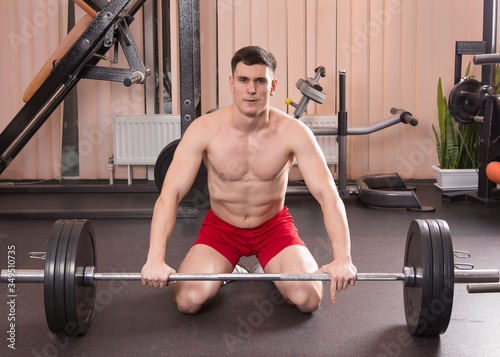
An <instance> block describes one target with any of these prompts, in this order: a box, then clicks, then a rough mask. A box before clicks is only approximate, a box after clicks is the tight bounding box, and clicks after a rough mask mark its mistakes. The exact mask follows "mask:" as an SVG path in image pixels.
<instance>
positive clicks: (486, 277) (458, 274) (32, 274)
mask: <svg viewBox="0 0 500 357" xmlns="http://www.w3.org/2000/svg"><path fill="white" fill-rule="evenodd" d="M454 274H455V283H457V284H467V283H470V284H472V283H498V282H499V276H500V273H499V271H498V270H495V269H484V270H479V269H474V270H455V273H454ZM412 275H414V269H413V268H412V267H405V269H404V272H403V273H359V274H358V275H357V276H356V280H357V281H406V280H407V279H411V278H412ZM84 277H85V280H86V281H88V280H90V281H99V280H104V281H108V280H130V281H140V280H141V279H142V278H141V273H118V272H117V273H96V272H94V267H91V266H88V267H86V268H85V273H84ZM9 279H13V280H12V282H14V283H43V282H44V270H42V269H38V270H30V269H18V270H16V271H15V273H10V274H9V271H8V270H7V269H3V270H2V271H1V274H0V282H2V283H10V281H9ZM170 280H171V281H195V280H212V281H226V280H232V281H238V280H245V281H247V280H269V281H329V280H330V276H329V275H328V274H314V273H312V274H308V273H304V274H291V273H281V274H254V273H248V274H245V273H244V274H233V273H229V274H182V273H174V274H171V275H170Z"/></svg>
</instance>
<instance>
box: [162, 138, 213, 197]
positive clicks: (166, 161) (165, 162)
mask: <svg viewBox="0 0 500 357" xmlns="http://www.w3.org/2000/svg"><path fill="white" fill-rule="evenodd" d="M179 142H180V139H178V140H174V141H172V142H171V143H170V144H168V145H167V146H165V148H164V149H163V150H162V151H161V152H160V154H159V155H158V158H157V159H156V163H155V184H156V188H157V189H158V192H161V189H162V187H163V181H165V175H166V174H167V171H168V168H169V167H170V164H171V163H172V160H173V158H174V153H175V150H176V149H177V146H178V145H179ZM209 200H210V194H209V192H208V181H207V168H206V167H205V164H204V163H203V162H202V163H201V165H200V169H199V170H198V174H197V175H196V179H195V181H194V183H193V186H192V187H191V189H190V190H189V192H188V193H187V194H186V196H184V198H183V199H182V201H181V202H180V205H181V206H197V205H201V204H203V203H205V202H208V201H209Z"/></svg>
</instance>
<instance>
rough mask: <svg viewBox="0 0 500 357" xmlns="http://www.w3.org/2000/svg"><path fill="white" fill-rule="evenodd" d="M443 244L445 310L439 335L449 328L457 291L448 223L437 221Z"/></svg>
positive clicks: (442, 313) (443, 299) (440, 323)
mask: <svg viewBox="0 0 500 357" xmlns="http://www.w3.org/2000/svg"><path fill="white" fill-rule="evenodd" d="M436 222H437V224H438V226H439V229H440V232H441V242H442V244H443V287H444V290H443V291H442V298H441V301H442V302H443V308H442V312H441V319H440V322H439V333H441V334H442V333H444V332H445V331H446V329H447V328H448V325H449V323H450V319H451V311H452V308H453V295H454V290H455V262H454V258H453V243H452V240H451V232H450V227H449V226H448V223H446V221H444V220H442V219H437V220H436Z"/></svg>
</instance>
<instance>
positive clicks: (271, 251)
mask: <svg viewBox="0 0 500 357" xmlns="http://www.w3.org/2000/svg"><path fill="white" fill-rule="evenodd" d="M196 244H205V245H208V246H209V247H212V248H214V249H215V250H216V251H218V252H219V253H221V254H222V255H223V256H224V257H226V258H227V259H228V260H229V261H230V262H231V264H233V267H234V266H235V265H236V263H238V260H239V259H240V257H242V256H247V257H248V256H251V255H256V256H257V258H258V259H259V261H260V264H261V265H262V267H263V268H264V267H265V266H266V264H267V263H268V262H269V261H270V260H271V259H272V258H273V257H275V256H276V255H277V254H278V253H279V252H281V251H282V250H283V249H284V248H286V247H289V246H291V245H303V246H304V247H305V246H306V245H305V244H304V242H303V241H302V240H301V239H300V238H299V234H298V231H297V228H295V225H294V223H293V218H292V216H291V215H290V213H289V212H288V208H286V207H283V209H282V210H281V211H280V212H279V213H278V214H277V215H276V216H274V217H273V218H271V219H269V220H268V221H266V222H264V223H263V224H261V225H260V226H258V227H255V228H238V227H235V226H233V225H231V224H229V223H227V222H226V221H223V220H222V219H220V218H219V217H217V216H216V215H215V214H214V213H213V212H212V210H211V209H210V210H209V211H208V212H207V215H206V216H205V220H204V221H203V223H202V224H201V229H200V232H199V233H198V239H197V240H196V241H195V242H194V244H193V245H196Z"/></svg>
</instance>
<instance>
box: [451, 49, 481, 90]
mask: <svg viewBox="0 0 500 357" xmlns="http://www.w3.org/2000/svg"><path fill="white" fill-rule="evenodd" d="M484 53H486V41H457V42H456V44H455V79H454V80H455V84H457V83H458V82H460V79H461V78H462V55H482V54H484Z"/></svg>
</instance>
